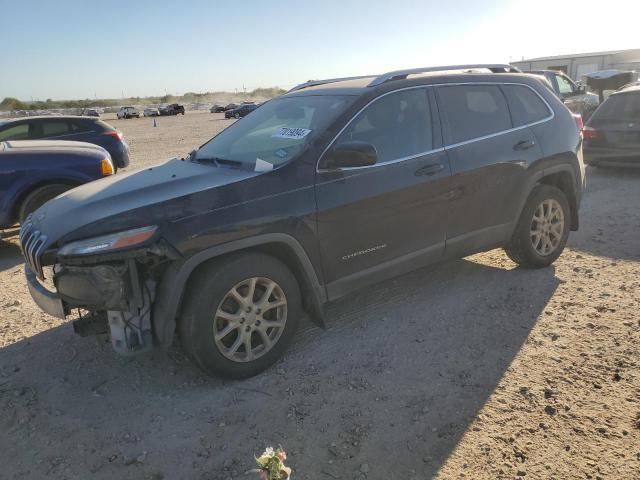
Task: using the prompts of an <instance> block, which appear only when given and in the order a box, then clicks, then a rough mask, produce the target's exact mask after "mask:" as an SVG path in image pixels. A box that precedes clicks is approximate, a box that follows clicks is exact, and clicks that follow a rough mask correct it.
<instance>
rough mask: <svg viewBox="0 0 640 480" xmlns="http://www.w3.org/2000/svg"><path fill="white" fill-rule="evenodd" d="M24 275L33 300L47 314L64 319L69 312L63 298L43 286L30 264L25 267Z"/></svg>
mask: <svg viewBox="0 0 640 480" xmlns="http://www.w3.org/2000/svg"><path fill="white" fill-rule="evenodd" d="M24 274H25V276H26V277H27V286H28V287H29V293H30V294H31V298H33V301H34V302H36V305H38V306H39V307H40V308H41V309H42V310H43V311H44V312H45V313H48V314H49V315H51V316H52V317H56V318H62V319H64V318H65V317H66V316H67V314H68V311H67V310H66V308H65V306H64V303H63V301H62V298H61V297H60V295H58V294H57V293H55V292H51V291H49V290H48V289H47V288H46V287H45V286H44V285H42V284H41V283H40V282H39V281H38V278H37V277H36V274H35V273H33V272H32V271H31V268H30V267H29V265H28V264H25V266H24Z"/></svg>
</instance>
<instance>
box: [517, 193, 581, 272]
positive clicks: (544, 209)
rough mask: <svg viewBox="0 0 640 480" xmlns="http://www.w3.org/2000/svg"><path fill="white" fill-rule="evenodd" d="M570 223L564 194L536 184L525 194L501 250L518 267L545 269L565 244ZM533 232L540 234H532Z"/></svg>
mask: <svg viewBox="0 0 640 480" xmlns="http://www.w3.org/2000/svg"><path fill="white" fill-rule="evenodd" d="M536 218H540V219H541V221H537V220H536ZM570 222H571V209H570V207H569V201H568V200H567V197H566V195H565V194H564V192H563V191H562V190H560V189H559V188H556V187H554V186H551V185H537V186H536V187H535V188H534V189H533V191H532V192H531V194H530V195H529V198H528V199H527V201H526V203H525V205H524V208H523V209H522V213H521V214H520V219H519V220H518V224H517V226H516V229H515V231H514V232H513V236H512V237H511V240H510V242H509V244H508V245H507V246H506V247H505V249H504V250H505V252H506V253H507V255H508V256H509V258H510V259H511V260H513V261H514V262H515V263H517V264H518V265H520V266H521V267H524V268H543V267H548V266H549V265H551V264H552V263H553V262H555V261H556V259H557V258H558V257H559V256H560V254H561V253H562V251H563V250H564V247H565V245H566V244H567V239H568V238H569V230H570V227H571V224H570ZM534 229H535V231H536V232H540V233H538V234H534V233H533V232H534Z"/></svg>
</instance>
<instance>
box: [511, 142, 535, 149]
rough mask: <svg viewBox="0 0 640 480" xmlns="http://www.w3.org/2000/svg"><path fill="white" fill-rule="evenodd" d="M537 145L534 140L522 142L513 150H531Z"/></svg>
mask: <svg viewBox="0 0 640 480" xmlns="http://www.w3.org/2000/svg"><path fill="white" fill-rule="evenodd" d="M535 145H536V142H534V141H533V140H521V141H519V142H518V143H516V144H515V145H514V146H513V149H514V150H518V151H521V150H529V149H530V148H533V147H534V146H535Z"/></svg>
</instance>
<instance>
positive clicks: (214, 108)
mask: <svg viewBox="0 0 640 480" xmlns="http://www.w3.org/2000/svg"><path fill="white" fill-rule="evenodd" d="M209 111H210V112H211V113H222V112H224V107H223V106H222V105H218V104H215V105H213V106H212V107H211V108H210V109H209Z"/></svg>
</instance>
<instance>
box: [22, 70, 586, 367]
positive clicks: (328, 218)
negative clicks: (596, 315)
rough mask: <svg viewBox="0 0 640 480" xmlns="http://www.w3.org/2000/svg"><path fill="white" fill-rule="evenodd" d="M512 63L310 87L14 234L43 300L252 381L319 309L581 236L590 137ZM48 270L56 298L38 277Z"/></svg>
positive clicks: (86, 191)
mask: <svg viewBox="0 0 640 480" xmlns="http://www.w3.org/2000/svg"><path fill="white" fill-rule="evenodd" d="M514 70H515V69H513V68H512V67H510V66H508V65H506V66H484V67H481V66H473V67H471V66H464V67H442V68H441V69H435V68H432V69H417V70H409V71H401V72H392V73H389V74H386V75H382V76H380V77H366V78H362V77H359V78H352V79H339V80H325V81H316V82H308V83H306V84H303V85H300V86H298V87H296V88H294V89H293V90H292V91H290V92H288V93H287V94H285V95H283V96H281V97H279V98H276V99H274V100H272V101H270V102H267V103H266V104H264V105H263V106H262V107H260V108H259V109H258V110H256V111H255V112H254V113H253V114H251V115H249V116H248V117H247V118H246V119H244V120H243V121H242V122H237V123H235V124H233V125H232V126H230V127H229V128H228V129H226V130H224V131H223V132H222V133H220V134H219V135H217V136H216V137H215V138H213V139H212V140H210V141H209V142H207V143H205V144H204V145H202V146H201V147H200V148H199V149H198V150H194V151H193V152H192V153H191V154H190V155H189V156H188V157H187V158H185V159H182V160H178V159H173V160H169V161H167V162H166V163H164V164H161V165H159V166H156V167H153V168H148V169H145V170H139V171H134V172H129V173H125V174H124V175H119V176H117V177H113V178H109V179H104V180H99V181H97V182H93V183H90V184H87V185H84V186H81V187H79V188H76V189H74V190H71V191H69V192H67V193H65V194H63V195H61V196H59V197H58V198H56V199H54V200H52V201H50V202H48V203H47V204H46V205H44V206H43V207H42V208H40V209H39V210H37V211H36V212H34V213H33V214H32V215H31V216H30V218H29V220H28V221H27V222H25V224H24V225H23V227H22V230H21V234H20V235H21V243H22V248H23V252H24V256H25V259H26V267H25V271H26V276H27V280H28V285H29V289H30V291H31V294H32V296H33V298H34V299H35V301H36V303H38V305H40V307H41V308H42V309H43V310H45V311H46V312H48V313H50V314H52V315H55V316H58V317H61V318H64V317H65V316H66V315H68V314H69V313H70V312H71V311H72V309H75V308H76V307H77V308H81V309H83V311H85V312H87V313H86V314H85V315H84V317H83V318H81V319H79V320H76V321H75V325H74V326H75V327H76V329H77V330H78V331H79V332H80V333H87V332H95V331H100V330H103V331H105V332H106V331H107V329H108V330H109V331H110V334H111V340H112V344H113V346H114V348H115V349H116V350H117V351H118V352H120V353H125V354H128V353H134V352H140V351H144V350H147V349H149V348H151V345H152V344H157V345H160V346H164V347H166V346H168V345H170V344H171V343H172V341H173V337H174V333H176V331H177V334H178V336H179V337H180V339H181V341H182V344H183V345H184V348H185V350H186V352H187V353H188V354H189V355H190V357H191V358H192V359H193V360H194V361H195V362H196V363H197V364H198V365H199V366H200V367H201V368H203V369H204V370H205V371H207V372H209V373H215V374H220V375H224V376H228V377H235V378H240V377H247V376H250V375H254V374H256V373H258V372H260V371H261V370H263V369H265V368H266V367H267V366H269V365H270V364H272V363H273V362H274V361H275V360H276V359H277V358H278V357H280V356H281V355H282V353H283V352H284V350H285V348H286V346H287V344H288V343H289V342H291V339H292V337H293V335H294V332H295V330H296V327H297V326H298V323H299V321H300V318H301V317H302V316H303V315H304V314H305V313H306V314H308V315H309V316H310V317H311V318H312V319H313V320H315V321H316V322H318V323H319V324H322V323H323V304H325V303H326V302H328V301H331V300H334V299H336V298H338V297H341V296H343V295H345V294H347V293H349V292H351V291H353V290H356V289H359V288H362V287H365V286H367V285H371V284H373V283H375V282H379V281H381V280H383V279H386V278H389V277H391V276H395V275H399V274H402V273H404V272H407V271H409V270H412V269H415V268H419V267H422V266H425V265H428V264H430V263H433V262H437V261H440V260H443V259H445V258H449V257H461V256H464V255H469V254H472V253H475V252H479V251H483V250H489V249H492V248H496V247H503V248H504V249H505V250H506V251H507V253H508V255H509V256H510V257H511V258H512V259H513V260H514V261H515V262H516V263H518V264H519V265H521V266H523V267H534V268H537V267H545V266H547V265H549V264H551V263H552V262H553V261H554V260H555V259H556V258H557V257H558V256H559V255H560V253H561V252H562V250H563V248H564V246H565V243H566V241H567V237H568V235H569V231H570V230H575V229H577V228H578V207H579V205H580V199H581V195H582V190H583V186H584V166H583V163H582V137H581V133H580V131H579V129H578V127H577V125H576V122H575V120H574V118H573V116H572V114H571V112H569V110H567V108H566V107H565V106H564V105H563V104H562V102H561V101H560V100H559V99H558V98H557V97H556V96H555V95H554V94H553V93H552V92H551V91H549V89H548V88H546V87H545V86H544V85H542V83H541V82H540V80H538V79H536V78H532V77H530V76H527V75H522V74H518V73H517V71H516V73H513V72H514ZM45 273H46V275H47V276H48V277H50V280H51V279H52V280H53V285H55V289H56V292H53V291H51V289H50V288H49V289H48V288H47V287H46V286H45V284H43V283H42V281H43V280H44V277H45Z"/></svg>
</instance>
